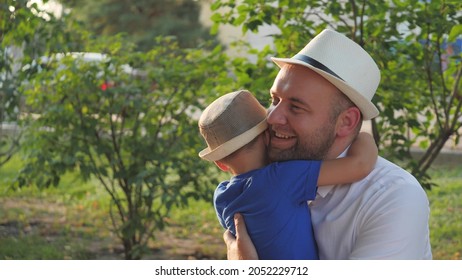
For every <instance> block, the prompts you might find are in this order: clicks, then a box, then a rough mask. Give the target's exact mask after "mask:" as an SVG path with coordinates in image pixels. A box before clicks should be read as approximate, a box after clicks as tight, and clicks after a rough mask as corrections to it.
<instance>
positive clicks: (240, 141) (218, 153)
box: [199, 118, 268, 161]
mask: <svg viewBox="0 0 462 280" xmlns="http://www.w3.org/2000/svg"><path fill="white" fill-rule="evenodd" d="M267 127H268V123H267V122H266V118H265V119H264V120H263V121H261V122H260V123H258V124H257V125H256V126H254V127H252V128H251V129H249V130H247V131H246V132H244V133H242V134H240V135H238V136H236V137H234V138H232V139H231V140H229V141H227V142H225V143H223V144H221V145H220V146H218V147H216V148H215V149H213V150H212V149H210V147H207V148H205V149H203V150H202V151H200V152H199V157H201V158H203V159H205V160H208V161H217V160H221V159H223V158H225V157H227V156H229V155H230V154H232V153H233V152H235V151H237V150H238V149H240V148H242V147H243V146H245V145H246V144H248V143H250V141H252V140H253V139H254V138H255V137H257V136H258V135H259V134H260V133H262V132H263V131H265V130H266V128H267Z"/></svg>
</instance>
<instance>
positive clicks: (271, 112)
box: [267, 105, 287, 125]
mask: <svg viewBox="0 0 462 280" xmlns="http://www.w3.org/2000/svg"><path fill="white" fill-rule="evenodd" d="M267 122H268V124H269V125H283V124H286V122H287V119H286V117H285V115H284V110H283V108H282V107H281V106H279V105H271V106H270V107H269V108H268V116H267Z"/></svg>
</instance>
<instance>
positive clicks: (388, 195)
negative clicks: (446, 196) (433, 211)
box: [310, 157, 432, 260]
mask: <svg viewBox="0 0 462 280" xmlns="http://www.w3.org/2000/svg"><path fill="white" fill-rule="evenodd" d="M310 208H311V216H312V222H313V227H314V233H315V237H316V241H317V243H318V248H319V257H320V258H321V259H341V260H346V259H395V260H398V259H412V260H420V259H431V258H432V253H431V246H430V236H429V227H428V219H429V215H430V207H429V202H428V198H427V195H426V193H425V191H424V190H423V189H422V187H421V186H420V184H419V183H418V181H417V180H416V179H415V178H414V177H413V176H412V175H411V174H409V173H408V172H407V171H405V170H404V169H402V168H400V167H398V166H397V165H395V164H393V163H391V162H389V161H387V160H385V159H383V158H381V157H379V158H378V160H377V164H376V166H375V168H374V170H373V171H372V172H371V173H370V174H369V175H368V176H367V177H366V178H364V179H363V180H361V181H358V182H356V183H353V184H351V185H341V186H340V185H336V186H326V187H319V188H318V193H317V196H316V199H315V200H314V201H312V202H311V203H310Z"/></svg>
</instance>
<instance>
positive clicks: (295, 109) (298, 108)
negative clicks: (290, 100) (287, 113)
mask: <svg viewBox="0 0 462 280" xmlns="http://www.w3.org/2000/svg"><path fill="white" fill-rule="evenodd" d="M290 108H291V109H292V110H294V111H298V110H301V109H302V108H300V107H298V106H295V105H292V106H290Z"/></svg>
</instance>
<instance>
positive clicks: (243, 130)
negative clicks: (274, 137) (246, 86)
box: [199, 90, 268, 161]
mask: <svg viewBox="0 0 462 280" xmlns="http://www.w3.org/2000/svg"><path fill="white" fill-rule="evenodd" d="M267 127H268V124H267V123H266V109H265V108H264V107H263V106H262V105H261V104H260V103H259V102H258V100H257V99H256V98H255V97H254V96H253V95H252V94H251V93H250V92H248V91H246V90H240V91H235V92H231V93H228V94H225V95H223V96H221V97H219V98H218V99H216V100H215V101H213V102H212V103H211V104H210V105H209V106H207V108H205V110H204V112H202V115H201V117H200V119H199V130H200V132H201V134H202V136H203V137H204V139H205V142H207V148H205V149H204V150H202V151H201V152H200V153H199V156H200V157H201V158H203V159H205V160H209V161H217V160H221V159H223V158H225V157H226V156H228V155H230V154H232V153H233V152H235V151H237V150H238V149H239V148H242V147H243V146H245V145H246V144H248V143H250V141H252V140H253V139H254V138H255V137H257V136H258V135H259V134H261V133H262V132H263V131H265V129H266V128H267Z"/></svg>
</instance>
